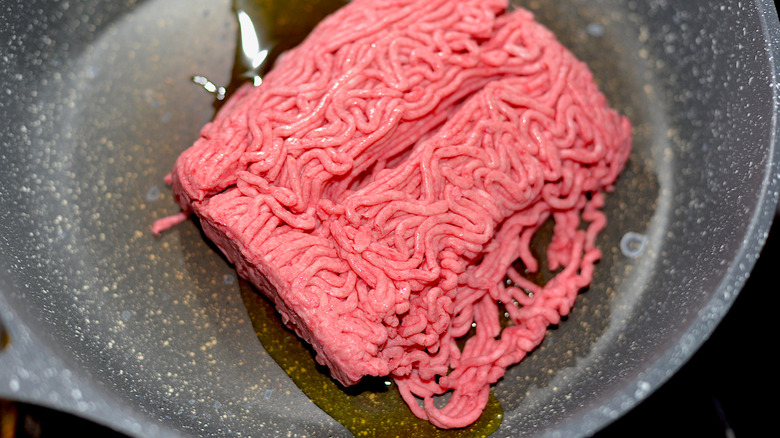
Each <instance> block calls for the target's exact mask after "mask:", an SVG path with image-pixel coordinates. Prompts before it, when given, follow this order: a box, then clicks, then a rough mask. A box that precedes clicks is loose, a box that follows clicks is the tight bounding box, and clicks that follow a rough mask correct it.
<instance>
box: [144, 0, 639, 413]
mask: <svg viewBox="0 0 780 438" xmlns="http://www.w3.org/2000/svg"><path fill="white" fill-rule="evenodd" d="M630 148H631V127H630V123H629V122H628V120H627V119H625V118H623V117H621V116H620V115H619V114H618V113H616V112H615V111H613V110H612V109H610V108H609V107H608V104H607V102H606V100H605V98H604V96H603V95H602V94H601V93H600V92H599V90H598V89H597V87H596V86H595V85H594V82H593V79H592V76H591V73H590V71H589V70H588V68H587V67H586V66H585V65H584V64H583V63H581V62H579V61H578V60H576V59H575V57H574V56H573V55H572V54H571V53H570V52H569V51H567V50H566V49H565V48H564V47H563V46H562V45H561V44H560V43H559V42H557V41H556V39H555V37H554V36H553V35H552V34H551V33H550V32H549V31H548V30H547V29H545V28H544V27H542V26H541V25H539V24H538V23H536V22H535V21H534V20H533V17H532V15H531V14H530V13H529V12H527V11H524V10H513V11H507V3H506V1H503V0H460V1H452V0H423V1H417V0H353V1H352V2H351V3H350V4H349V5H348V6H346V7H344V8H342V9H340V10H339V11H337V12H336V13H334V14H333V15H331V16H330V17H328V18H326V19H325V20H324V21H323V22H322V23H321V24H320V25H319V26H318V27H317V28H316V29H315V30H314V31H313V33H312V34H311V35H310V36H309V37H308V38H307V39H306V40H305V41H304V42H303V43H302V44H301V45H300V46H298V47H297V48H295V49H293V50H291V51H289V52H288V53H286V54H285V55H283V56H282V57H281V58H280V59H279V60H278V62H277V64H276V66H275V68H274V69H273V70H272V71H271V72H270V73H269V74H268V75H267V76H266V77H265V78H264V81H263V83H262V84H261V85H260V86H257V87H252V86H251V85H247V86H244V87H243V88H241V89H239V90H238V91H237V92H236V94H235V95H234V96H232V97H231V98H230V100H229V102H228V103H227V104H226V105H225V106H224V107H223V108H222V109H221V110H220V112H219V113H218V114H217V115H216V117H215V119H214V120H213V121H212V122H210V123H208V124H207V125H206V126H204V127H203V129H202V131H201V134H200V138H199V139H198V140H197V141H196V142H195V144H194V145H193V146H192V147H191V148H189V149H188V150H186V151H185V152H184V153H182V154H181V156H180V157H179V158H178V160H177V161H176V164H175V167H174V169H173V172H172V174H171V175H170V179H169V182H171V183H172V186H173V191H174V194H175V196H176V199H177V200H178V202H179V204H180V206H181V209H182V213H181V214H179V215H177V216H175V217H173V218H169V219H167V220H161V222H159V223H158V224H157V225H156V228H155V231H160V230H161V229H163V228H166V227H168V226H171V225H172V224H173V223H174V222H176V221H178V220H181V219H182V218H184V217H186V215H189V214H191V213H194V214H196V215H197V216H198V217H199V218H200V223H201V226H202V228H203V230H204V232H205V234H206V235H207V236H208V238H210V239H211V240H213V242H214V243H215V244H216V245H217V246H218V247H219V248H220V250H222V252H224V254H225V255H226V256H227V258H228V259H229V260H230V261H231V262H232V263H234V264H235V266H236V269H237V271H238V273H239V275H241V276H242V277H244V278H246V279H248V280H250V281H251V282H252V283H253V284H254V285H255V286H257V288H258V289H259V290H261V291H262V292H263V293H264V294H266V295H267V296H268V297H269V298H270V299H271V300H272V301H273V303H274V304H275V306H276V308H277V310H278V311H279V313H280V314H281V317H282V319H283V321H284V322H285V324H286V325H287V326H288V327H290V328H291V329H293V330H294V331H295V332H296V333H297V334H298V335H299V336H300V337H301V338H303V339H305V340H306V341H307V342H309V343H310V344H311V345H312V346H313V348H314V350H315V351H316V359H317V361H318V362H319V363H321V364H324V365H327V366H328V368H329V369H330V372H331V373H332V376H333V377H334V378H336V379H338V380H339V381H340V382H341V383H343V384H344V385H352V384H354V383H356V382H358V381H359V380H360V379H361V378H362V377H363V376H366V375H371V376H385V375H390V376H392V377H393V378H394V381H395V382H396V383H397V385H398V387H399V389H400V391H401V394H402V395H403V397H404V399H405V401H406V402H407V404H408V405H409V407H410V408H411V410H412V411H413V412H414V413H415V414H416V415H417V416H418V417H420V418H423V419H427V420H429V421H431V422H432V423H433V424H435V425H436V426H439V427H442V428H454V427H463V426H466V425H468V424H470V423H472V422H474V421H475V420H476V419H477V418H478V417H479V415H480V413H481V412H482V410H483V409H484V407H485V405H486V403H487V400H488V396H489V392H490V385H491V384H493V383H495V382H496V381H498V380H499V379H501V378H502V376H503V375H504V373H505V371H506V369H507V367H509V366H511V365H513V364H515V363H517V362H519V361H520V360H521V359H523V357H524V356H525V355H526V354H527V353H528V352H529V351H531V350H533V349H534V348H535V347H536V346H537V345H539V343H540V342H541V341H542V339H543V337H544V334H545V331H546V328H547V327H548V326H549V325H550V324H557V323H558V322H559V321H560V319H561V316H562V315H566V314H568V312H569V310H570V309H571V307H572V305H573V303H574V300H575V298H576V296H577V293H578V291H579V290H581V289H582V288H584V287H586V286H587V285H588V284H589V283H590V281H591V277H592V271H593V268H594V263H595V262H596V261H597V260H598V259H599V257H600V252H599V250H598V249H597V248H596V246H595V244H594V241H595V239H596V236H597V234H598V232H599V231H600V230H601V229H602V228H603V227H604V226H605V223H606V220H605V217H604V214H603V213H602V212H601V207H602V206H603V203H604V198H603V195H602V193H603V192H604V191H608V190H611V188H612V187H613V183H614V182H615V180H616V178H617V176H618V174H619V172H620V171H621V170H622V168H623V167H624V165H625V162H626V160H627V159H628V156H629V152H630ZM548 218H552V219H554V222H555V225H554V235H553V237H552V241H551V242H550V243H549V245H548V248H547V253H546V257H547V259H548V264H549V266H550V267H551V269H553V270H554V272H555V275H554V277H553V278H552V279H551V280H550V281H548V282H547V283H546V284H545V285H537V284H534V283H532V282H530V281H529V280H527V279H525V278H524V277H523V276H521V275H520V274H519V273H518V272H517V271H516V270H515V269H514V268H513V263H515V261H517V260H520V261H521V262H522V265H524V267H525V269H527V270H529V271H536V270H537V269H538V261H537V260H536V259H535V258H534V257H533V255H532V254H531V251H530V248H529V244H530V241H531V237H532V236H533V235H534V233H535V232H536V231H537V230H538V229H539V227H540V226H541V225H542V224H543V223H544V222H545V221H546V220H547V219H548ZM509 280H511V281H509ZM499 303H501V304H503V305H502V306H501V307H499ZM499 309H501V310H500V312H501V313H502V314H503V313H504V312H506V313H507V314H508V315H509V318H510V319H511V324H509V325H508V326H507V327H505V328H502V324H500V316H499ZM472 327H476V329H475V333H474V334H473V335H470V337H469V339H468V340H467V341H466V342H465V344H464V346H463V347H462V348H461V347H459V346H458V343H457V342H456V341H457V340H458V339H459V338H463V337H465V336H466V335H467V333H468V332H469V331H470V330H471V329H472ZM446 392H450V396H449V399H448V402H447V403H446V405H444V406H443V407H440V406H438V404H439V403H437V404H436V405H435V404H434V401H435V399H436V397H437V396H438V395H441V394H444V393H446Z"/></svg>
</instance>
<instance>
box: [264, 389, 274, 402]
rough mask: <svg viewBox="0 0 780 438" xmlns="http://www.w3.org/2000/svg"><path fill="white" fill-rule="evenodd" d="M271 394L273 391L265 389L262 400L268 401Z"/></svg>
mask: <svg viewBox="0 0 780 438" xmlns="http://www.w3.org/2000/svg"><path fill="white" fill-rule="evenodd" d="M273 394H274V390H273V389H266V390H265V393H264V394H263V398H264V399H266V400H270V399H271V396H272V395H273Z"/></svg>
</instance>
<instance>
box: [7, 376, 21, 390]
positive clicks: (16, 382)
mask: <svg viewBox="0 0 780 438" xmlns="http://www.w3.org/2000/svg"><path fill="white" fill-rule="evenodd" d="M8 387H9V388H10V389H11V392H17V391H19V380H17V379H16V378H15V377H14V378H12V379H11V380H9V381H8Z"/></svg>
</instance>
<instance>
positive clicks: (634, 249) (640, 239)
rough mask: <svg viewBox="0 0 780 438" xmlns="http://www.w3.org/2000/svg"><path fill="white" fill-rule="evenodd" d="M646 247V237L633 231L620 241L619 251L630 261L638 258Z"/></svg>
mask: <svg viewBox="0 0 780 438" xmlns="http://www.w3.org/2000/svg"><path fill="white" fill-rule="evenodd" d="M646 246H647V236H645V235H644V234H639V233H635V232H633V231H629V232H627V233H626V234H624V235H623V237H622V238H621V239H620V251H621V252H622V253H623V255H624V256H626V257H629V258H632V259H633V258H637V257H639V256H640V255H641V254H642V253H643V252H644V251H645V247H646Z"/></svg>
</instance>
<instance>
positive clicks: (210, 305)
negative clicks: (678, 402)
mask: <svg viewBox="0 0 780 438" xmlns="http://www.w3.org/2000/svg"><path fill="white" fill-rule="evenodd" d="M518 4H521V5H523V6H525V7H528V8H529V9H531V10H532V11H534V12H535V13H536V14H537V18H538V19H539V20H540V21H541V22H543V23H545V24H546V25H548V26H549V27H551V28H552V30H553V31H554V32H555V33H556V34H557V35H558V36H559V38H560V39H561V40H562V42H564V44H566V45H567V46H568V47H570V48H571V49H572V50H573V51H574V52H575V53H576V54H577V55H578V56H579V57H580V58H581V59H583V60H585V61H587V62H588V64H589V65H590V66H591V68H592V70H593V71H594V74H595V76H596V78H597V81H598V82H599V84H600V86H601V87H602V89H603V90H604V91H605V94H607V96H608V98H609V99H610V101H611V102H612V103H613V105H614V106H615V107H616V108H618V109H619V110H621V111H622V112H624V113H625V114H627V115H628V117H629V118H630V119H631V120H632V122H633V123H634V125H635V146H634V152H633V155H632V157H631V160H630V162H629V165H628V168H627V169H626V172H625V173H624V175H623V176H622V177H621V179H620V181H619V184H618V186H617V188H616V190H615V192H614V193H612V194H610V196H609V199H608V205H607V208H606V212H607V215H608V217H609V218H610V226H609V227H608V229H607V230H606V231H605V232H604V233H603V234H602V236H601V239H600V241H599V242H600V243H599V245H600V247H601V248H602V250H603V251H604V257H603V259H602V261H601V262H600V263H599V265H598V266H597V271H596V274H595V278H594V282H593V284H592V285H591V287H590V288H589V290H587V291H586V292H584V293H583V294H582V295H581V297H580V298H579V301H578V303H577V304H576V306H575V309H574V311H573V313H572V315H570V317H569V318H568V319H567V321H565V322H564V323H563V324H561V325H560V326H558V327H557V328H556V329H554V330H552V331H551V332H550V333H549V334H548V338H547V339H546V340H545V342H544V344H543V345H542V346H541V347H540V348H539V349H538V350H537V351H535V352H534V354H532V355H531V356H529V357H528V358H527V359H526V360H525V361H524V362H523V363H522V364H520V365H519V366H516V367H514V368H512V369H511V370H510V372H509V373H508V374H507V376H506V377H505V378H504V379H503V380H502V381H501V382H500V383H499V384H498V385H497V386H496V388H495V394H496V396H497V397H498V399H499V400H500V401H501V403H502V405H503V408H504V412H505V416H504V421H503V423H502V425H501V427H500V428H499V430H498V431H497V432H496V433H495V435H496V436H518V435H523V436H559V435H566V436H570V435H575V436H577V435H589V434H592V433H594V432H595V431H597V430H599V429H601V428H603V427H604V426H605V425H606V424H609V423H610V422H611V421H613V420H614V419H615V418H617V417H619V416H621V415H622V414H624V413H625V412H627V411H628V410H630V409H631V408H632V407H633V406H635V405H636V404H637V403H638V402H640V401H641V400H643V399H644V398H646V397H647V396H648V395H649V394H650V393H652V392H653V391H654V390H655V389H656V388H657V387H658V386H660V385H661V384H662V383H663V382H665V381H666V380H667V379H668V378H669V377H670V376H671V375H673V374H674V373H675V371H676V370H678V369H679V368H680V366H682V364H684V363H685V362H686V361H687V359H688V358H689V357H690V356H691V355H692V354H693V353H694V352H695V351H696V349H697V348H698V347H699V346H700V345H701V343H702V342H704V340H706V338H707V337H708V336H709V334H710V333H711V332H712V330H713V329H714V328H715V327H716V326H717V324H718V322H719V321H720V319H721V318H722V316H723V315H724V314H725V313H726V311H727V310H728V309H729V307H730V305H731V303H732V302H733V300H734V298H735V297H736V295H737V294H738V293H739V290H740V288H741V286H742V285H743V284H744V281H745V279H746V278H747V276H748V275H749V273H750V269H751V268H752V266H753V264H754V262H755V260H756V258H757V257H758V254H759V252H760V249H761V246H762V244H763V242H764V240H765V238H766V235H767V232H768V230H769V226H770V223H771V221H772V218H773V215H774V212H775V209H776V206H777V198H778V189H779V188H780V159H779V158H778V150H777V145H776V137H777V133H778V131H777V120H776V118H777V103H778V98H777V93H778V92H779V91H780V87H779V86H778V74H777V71H776V70H777V65H776V62H777V61H776V60H777V59H778V54H779V53H780V52H778V44H780V32H779V31H778V28H779V27H780V25H778V19H777V13H776V11H775V8H774V5H773V4H772V3H771V2H770V1H766V0H754V1H742V2H736V1H734V2H717V3H715V2H669V1H666V0H647V1H639V0H635V1H632V0H628V1H617V0H601V1H585V0H570V1H566V2H541V1H533V0H529V1H524V2H518ZM235 42H236V28H235V23H234V20H233V17H232V15H231V10H230V3H229V1H206V0H198V1H185V0H167V1H162V0H146V1H131V0H124V1H112V2H109V1H98V0H88V1H81V2H69V1H38V0H33V1H25V2H17V3H10V2H9V4H5V3H4V4H3V5H2V10H0V62H2V64H1V65H2V67H1V68H0V120H3V121H4V124H3V128H1V129H0V148H1V149H0V169H1V170H0V179H1V180H2V184H0V326H2V331H3V332H5V333H6V335H5V336H7V338H8V339H9V341H8V342H7V343H3V347H0V348H1V349H0V398H7V399H12V400H18V401H23V402H30V403H35V404H39V405H43V406H48V407H52V408H55V409H59V410H63V411H66V412H70V413H73V414H76V415H79V416H82V417H85V418H87V419H90V420H92V421H95V422H98V423H100V424H104V425H107V426H109V427H111V428H114V429H116V430H118V431H121V432H123V433H126V434H128V435H132V436H161V437H181V436H225V435H231V436H232V435H235V436H243V435H247V436H273V435H277V434H285V435H287V434H289V435H290V436H323V435H330V436H345V435H348V433H347V431H346V429H344V428H343V427H342V426H341V425H340V424H339V423H338V422H336V421H335V420H333V419H332V418H330V417H329V416H328V415H326V414H325V413H324V412H323V411H322V410H320V409H319V408H317V407H316V406H315V405H314V404H313V403H311V402H310V401H309V400H308V398H307V397H306V396H305V395H304V394H303V393H301V392H300V391H299V390H298V389H297V387H295V385H294V384H292V382H291V381H290V380H289V379H288V378H287V376H286V375H285V373H284V372H283V371H282V370H281V369H280V368H279V367H278V366H277V365H276V363H275V362H274V361H273V360H272V359H271V358H270V356H269V355H268V354H267V352H265V350H264V349H263V347H262V345H261V344H260V343H259V341H258V340H257V338H256V337H255V334H254V331H253V329H252V324H251V321H250V320H249V318H248V316H247V312H246V309H245V307H244V305H243V303H242V300H241V296H240V288H241V287H242V283H241V282H240V281H238V279H237V278H236V277H235V272H234V271H233V270H232V268H231V267H230V266H229V265H228V264H227V263H226V262H225V261H224V259H223V258H222V257H220V256H219V255H218V254H217V253H216V252H215V251H214V250H213V249H212V248H211V247H210V246H209V245H208V243H207V242H205V241H204V240H203V238H202V236H201V234H200V231H199V230H198V228H197V226H196V225H195V224H194V223H192V222H187V223H185V224H182V225H181V226H179V227H177V228H176V229H175V230H172V231H171V232H169V233H166V234H165V235H164V236H162V237H161V238H154V237H153V236H152V235H151V233H149V225H150V223H151V222H152V221H153V220H154V219H157V218H159V217H161V216H164V215H166V214H170V213H174V212H175V211H176V206H175V203H174V202H173V200H172V199H171V194H170V191H169V190H168V189H167V187H166V186H165V185H164V184H163V183H162V178H163V176H164V175H165V174H166V173H167V172H168V171H170V168H171V165H172V163H173V161H174V159H175V157H176V156H177V155H178V153H179V152H181V150H183V149H184V148H186V147H187V146H189V145H190V144H191V143H192V141H193V140H194V139H195V138H196V137H197V134H198V129H199V127H200V126H201V125H202V124H203V123H205V122H206V121H208V120H209V119H210V118H211V117H212V115H213V108H212V105H211V104H212V97H211V96H209V95H208V94H206V93H203V92H202V90H199V89H197V87H196V86H195V85H193V84H192V83H191V82H190V77H191V76H192V75H193V74H202V75H204V76H206V77H208V78H210V79H212V80H213V81H214V82H216V83H227V82H228V80H229V76H230V68H231V66H232V61H233V59H232V57H233V53H234V46H235ZM621 242H623V246H621Z"/></svg>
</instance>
